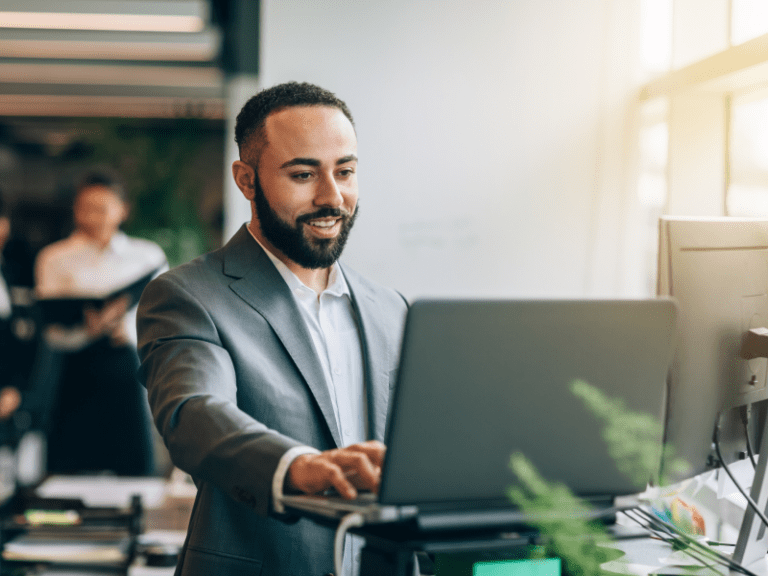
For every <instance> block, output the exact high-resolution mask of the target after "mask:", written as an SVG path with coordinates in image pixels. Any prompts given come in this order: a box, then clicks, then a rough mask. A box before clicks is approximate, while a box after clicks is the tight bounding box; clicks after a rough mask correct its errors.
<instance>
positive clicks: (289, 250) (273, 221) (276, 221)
mask: <svg viewBox="0 0 768 576" xmlns="http://www.w3.org/2000/svg"><path fill="white" fill-rule="evenodd" d="M253 188H254V196H253V203H254V205H255V206H256V215H257V216H258V218H259V225H260V227H261V232H262V234H264V237H265V238H266V239H267V241H268V242H269V243H270V244H272V246H274V247H275V248H277V249H278V250H279V251H280V252H282V253H283V254H284V255H285V256H287V257H288V258H289V259H291V260H293V261H294V262H296V264H298V265H299V266H301V267H303V268H311V269H316V268H328V267H329V266H331V265H332V264H333V263H334V262H336V260H338V259H339V257H340V256H341V253H342V252H343V251H344V245H345V244H346V243H347V238H348V237H349V231H350V230H352V226H353V225H354V223H355V219H356V218H357V213H358V206H355V211H354V212H352V214H349V213H348V212H346V211H343V210H340V209H339V208H321V209H320V210H318V211H317V212H313V213H312V214H305V215H303V216H299V217H298V218H297V219H296V223H295V224H293V225H291V224H290V223H288V222H286V221H285V220H283V219H282V218H280V216H278V215H277V213H276V212H275V211H274V210H273V209H272V206H270V205H269V202H268V201H267V198H266V196H264V190H262V188H261V184H260V183H259V180H258V176H257V177H256V179H255V182H254V186H253ZM328 217H332V218H341V230H340V231H339V234H338V235H337V236H336V237H335V238H308V237H307V236H305V234H304V226H303V223H304V222H309V221H310V220H315V219H317V218H328Z"/></svg>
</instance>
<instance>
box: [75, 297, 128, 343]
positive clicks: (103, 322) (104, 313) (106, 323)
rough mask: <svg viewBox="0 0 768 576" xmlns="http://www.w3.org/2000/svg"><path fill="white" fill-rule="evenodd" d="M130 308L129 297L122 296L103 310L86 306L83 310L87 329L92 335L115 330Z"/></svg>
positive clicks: (89, 334)
mask: <svg viewBox="0 0 768 576" xmlns="http://www.w3.org/2000/svg"><path fill="white" fill-rule="evenodd" d="M127 310H128V297H127V296H121V297H120V298H116V299H115V300H113V301H112V302H110V303H109V304H107V305H105V306H104V308H102V309H101V310H95V309H93V308H86V309H85V310H83V317H84V318H85V331H86V333H87V334H88V336H90V337H96V336H101V335H103V334H108V333H111V332H113V331H114V330H115V329H116V328H117V327H118V325H119V324H120V321H121V320H122V319H123V316H125V313H126V311H127Z"/></svg>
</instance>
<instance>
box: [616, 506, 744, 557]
mask: <svg viewBox="0 0 768 576" xmlns="http://www.w3.org/2000/svg"><path fill="white" fill-rule="evenodd" d="M627 516H628V517H629V518H631V519H632V520H634V521H635V522H636V523H637V524H639V525H640V526H641V527H642V528H645V529H646V530H648V531H649V532H651V534H652V535H653V534H655V535H656V537H657V538H658V539H659V540H662V541H664V542H666V543H667V544H669V545H670V546H671V547H672V549H673V550H680V551H682V552H683V553H685V554H687V555H688V556H690V557H691V558H693V559H694V560H696V561H698V562H699V563H700V564H701V565H702V566H703V567H705V568H710V569H711V570H715V567H714V566H713V565H712V564H711V563H709V562H707V558H706V557H705V556H704V554H701V553H700V552H694V551H693V550H692V547H691V546H688V542H686V541H685V540H684V539H682V538H679V537H678V536H675V535H674V534H672V533H671V532H670V531H668V530H666V529H664V530H659V529H658V528H654V527H653V526H652V525H651V522H648V521H647V520H646V523H645V524H643V523H642V522H641V521H640V520H639V519H638V518H637V517H635V516H634V515H629V514H627ZM655 520H656V519H654V521H655ZM661 525H662V527H664V525H663V523H661ZM714 559H715V560H716V561H717V563H718V564H721V565H723V566H725V567H726V568H731V565H730V563H729V562H727V561H725V560H724V559H722V558H719V557H718V556H717V555H715V557H714ZM733 569H736V570H738V568H733Z"/></svg>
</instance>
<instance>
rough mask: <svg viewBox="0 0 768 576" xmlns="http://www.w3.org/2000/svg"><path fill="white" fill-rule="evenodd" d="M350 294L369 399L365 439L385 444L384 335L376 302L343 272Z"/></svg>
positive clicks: (386, 379)
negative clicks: (357, 328) (361, 344)
mask: <svg viewBox="0 0 768 576" xmlns="http://www.w3.org/2000/svg"><path fill="white" fill-rule="evenodd" d="M344 277H345V278H346V280H347V284H348V285H349V290H350V292H351V293H352V305H353V307H354V309H355V312H356V313H357V318H358V322H359V325H360V339H361V341H362V343H363V361H364V362H365V389H366V394H367V396H368V437H369V438H374V439H376V440H380V441H382V442H383V441H384V430H385V428H386V425H387V409H388V407H389V392H390V390H389V366H390V358H389V356H390V352H389V345H388V340H389V339H388V338H387V334H386V333H385V332H384V330H383V327H382V323H381V321H380V320H379V319H378V315H377V309H378V306H377V304H376V299H375V298H374V295H373V294H372V293H371V291H370V290H369V289H368V288H367V287H366V286H365V284H363V283H361V282H359V281H358V279H357V277H356V276H355V275H354V274H351V273H349V272H348V271H347V270H346V269H345V270H344Z"/></svg>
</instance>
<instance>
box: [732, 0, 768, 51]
mask: <svg viewBox="0 0 768 576" xmlns="http://www.w3.org/2000/svg"><path fill="white" fill-rule="evenodd" d="M732 2H733V4H732V6H733V8H732V12H731V44H733V45H734V46H735V45H737V44H742V43H744V42H746V41H747V40H751V39H752V38H757V37H758V36H762V35H763V34H768V2H766V1H765V0H732Z"/></svg>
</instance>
